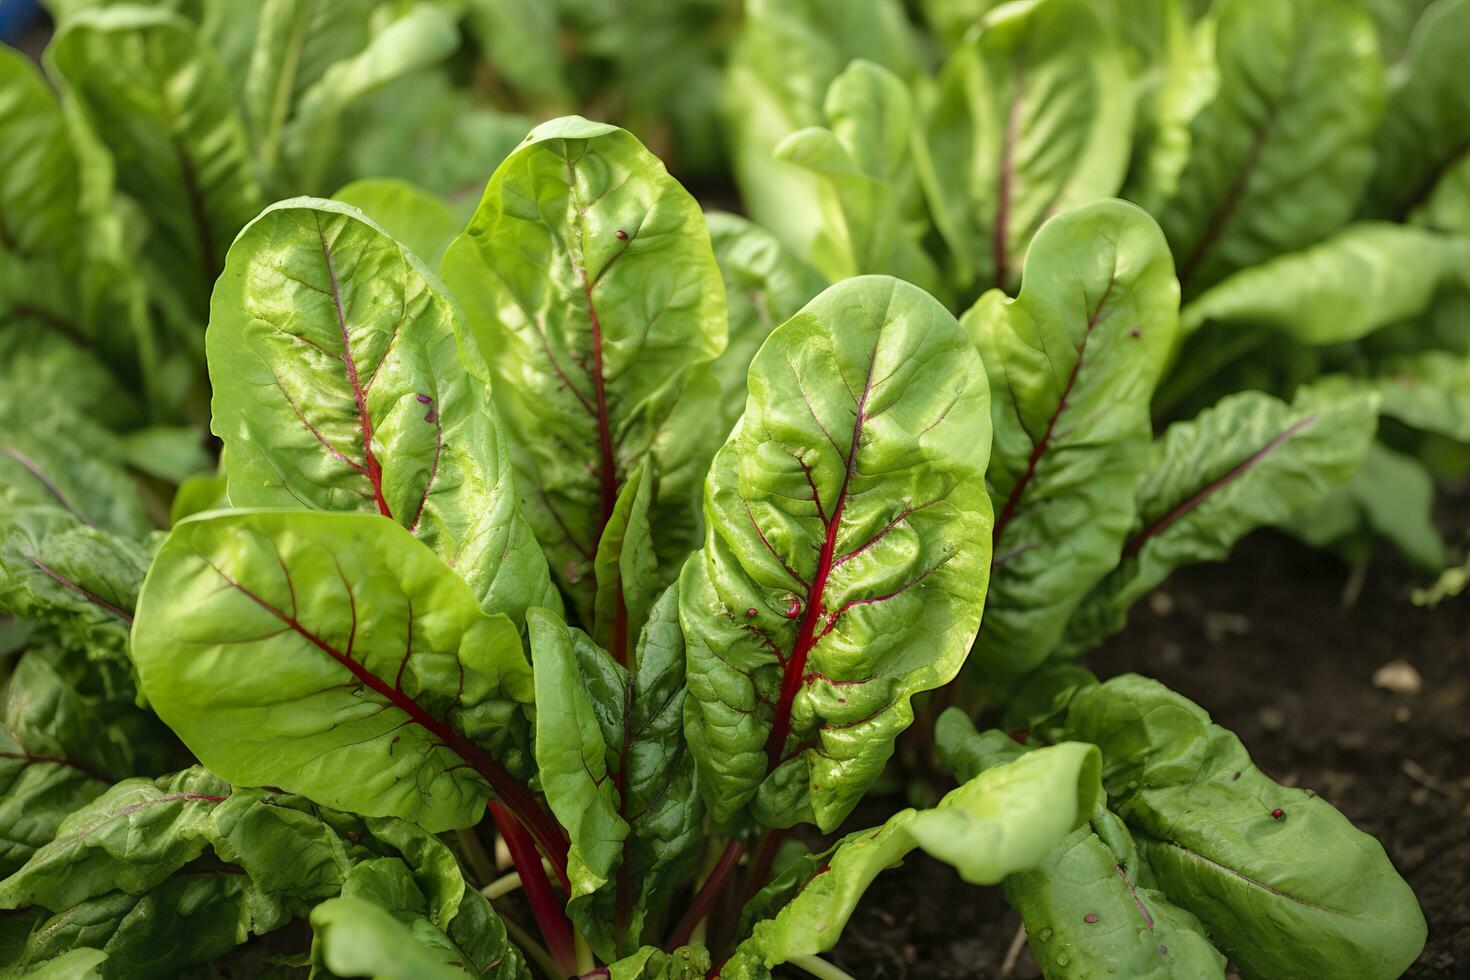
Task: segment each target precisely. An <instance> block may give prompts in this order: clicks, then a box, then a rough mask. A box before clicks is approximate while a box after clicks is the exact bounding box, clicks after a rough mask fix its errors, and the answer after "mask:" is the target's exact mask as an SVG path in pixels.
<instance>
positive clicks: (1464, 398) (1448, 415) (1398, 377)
mask: <svg viewBox="0 0 1470 980" xmlns="http://www.w3.org/2000/svg"><path fill="white" fill-rule="evenodd" d="M1376 366H1377V368H1378V369H1379V373H1378V376H1377V377H1375V378H1373V379H1372V380H1371V381H1370V382H1368V386H1369V387H1370V388H1371V389H1372V390H1373V391H1376V392H1378V396H1379V403H1378V410H1379V411H1380V412H1382V413H1383V414H1384V415H1386V416H1388V417H1389V418H1392V419H1397V420H1398V421H1400V422H1402V423H1404V424H1405V425H1407V426H1410V427H1412V428H1415V429H1419V430H1421V431H1424V432H1436V433H1439V434H1440V435H1443V436H1447V437H1449V438H1451V439H1454V440H1455V441H1457V442H1470V356H1465V355H1461V354H1452V353H1450V352H1449V351H1437V350H1427V351H1422V352H1420V353H1418V354H1411V355H1408V356H1405V357H1395V358H1388V359H1385V360H1384V361H1382V362H1380V363H1379V364H1377V365H1376Z"/></svg>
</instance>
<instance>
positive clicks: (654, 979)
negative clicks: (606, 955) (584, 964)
mask: <svg viewBox="0 0 1470 980" xmlns="http://www.w3.org/2000/svg"><path fill="white" fill-rule="evenodd" d="M607 969H608V975H609V980H704V977H706V976H707V975H708V974H709V972H710V958H709V950H707V949H705V948H704V947H703V946H697V945H696V946H681V947H680V948H678V949H676V950H674V951H673V952H672V953H665V952H664V951H663V950H661V949H659V948H657V947H655V946H644V947H643V948H642V949H640V950H638V952H636V953H634V954H633V955H632V956H625V957H623V958H622V959H620V960H618V961H617V962H616V963H612V964H609V965H608V968H607Z"/></svg>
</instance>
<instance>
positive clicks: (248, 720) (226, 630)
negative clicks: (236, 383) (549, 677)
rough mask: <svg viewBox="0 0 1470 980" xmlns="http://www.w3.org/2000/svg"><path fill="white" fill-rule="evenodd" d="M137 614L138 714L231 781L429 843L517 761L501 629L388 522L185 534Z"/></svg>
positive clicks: (508, 635)
mask: <svg viewBox="0 0 1470 980" xmlns="http://www.w3.org/2000/svg"><path fill="white" fill-rule="evenodd" d="M139 607H140V608H139V615H138V621H137V623H136V624H135V627H134V631H133V646H132V652H133V658H134V661H135V662H136V664H137V666H138V672H139V674H140V675H141V677H142V680H143V688H144V691H145V692H146V694H147V695H148V699H149V701H150V702H151V703H152V705H153V707H154V708H155V709H156V710H157V711H158V714H159V716H160V717H162V718H163V719H164V721H165V722H167V723H168V725H169V727H171V728H172V729H173V730H174V731H175V732H177V733H178V734H179V736H180V738H182V739H183V740H184V742H185V744H187V745H188V746H189V747H190V748H191V749H192V750H193V751H194V752H195V754H196V755H198V756H199V758H200V759H201V760H203V761H204V763H205V764H206V765H208V766H209V767H210V768H211V769H212V770H214V771H216V772H219V773H221V774H223V775H226V776H228V777H229V778H230V779H232V780H234V781H236V782H239V783H243V784H246V785H260V784H267V785H276V786H282V787H285V788H286V789H288V790H291V791H292V792H300V793H302V794H303V795H305V796H308V797H310V798H312V799H315V800H318V801H320V802H322V803H325V804H327V805H330V806H339V807H342V808H345V809H350V810H353V811H355V812H358V813H363V814H369V815H394V816H400V817H403V818H404V819H407V820H412V821H415V822H417V823H419V824H421V825H423V826H424V827H426V828H429V829H431V830H435V831H438V830H444V829H448V828H451V827H463V826H470V825H472V824H474V823H475V822H476V821H478V820H479V818H480V816H481V814H482V812H483V810H484V806H485V801H486V799H487V797H488V796H489V795H490V785H489V784H490V783H491V782H495V783H497V784H501V781H502V780H509V779H510V777H509V775H508V773H506V772H505V767H507V766H509V767H510V768H512V769H516V770H523V769H524V767H525V766H526V765H527V763H528V761H529V760H528V759H527V742H528V739H529V720H528V718H527V716H526V712H525V708H524V706H525V705H527V704H529V703H530V702H531V697H532V691H531V673H530V667H529V665H528V664H527V663H526V660H525V657H524V655H523V654H522V653H521V648H520V641H519V637H518V636H517V634H516V629H515V626H514V625H513V624H512V623H511V621H510V620H509V619H508V618H506V617H505V616H504V615H502V614H497V615H494V616H491V615H488V614H486V613H484V612H482V611H481V609H480V607H479V604H478V603H477V602H476V601H475V598H474V596H473V594H472V593H471V592H470V591H469V588H468V587H467V586H466V585H465V584H464V582H463V581H461V580H460V579H459V578H458V577H456V576H455V575H454V574H453V573H452V572H450V570H449V569H448V568H447V567H445V566H444V565H443V564H442V563H441V562H440V561H439V560H438V559H437V558H435V557H434V555H433V554H432V553H431V552H430V551H429V550H428V549H427V548H426V547H425V546H424V545H423V544H421V543H420V542H418V541H415V540H414V539H413V538H412V537H411V536H410V535H409V534H408V533H407V532H406V531H404V530H403V529H402V528H400V527H398V526H397V525H395V524H394V523H393V522H391V521H386V520H382V519H381V518H379V517H375V516H372V515H366V514H312V513H305V512H299V511H298V512H287V511H282V512H267V511H255V512H250V511H244V512H241V511H235V512H228V513H224V514H220V515H218V516H214V517H207V518H202V519H195V520H191V521H186V522H184V523H183V524H180V525H179V526H178V527H177V528H175V529H174V530H173V532H172V533H171V534H170V535H169V538H168V540H167V541H166V542H165V544H164V546H163V548H162V550H161V551H160V552H159V555H158V558H157V559H156V560H155V562H154V565H153V568H152V569H151V571H150V572H149V578H148V581H147V583H146V584H145V586H144V594H143V598H142V599H141V600H140V603H139ZM502 785H503V784H502ZM512 805H515V804H514V803H512Z"/></svg>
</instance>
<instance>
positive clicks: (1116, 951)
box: [934, 668, 1225, 980]
mask: <svg viewBox="0 0 1470 980" xmlns="http://www.w3.org/2000/svg"><path fill="white" fill-rule="evenodd" d="M1062 669H1063V670H1077V668H1062ZM1091 683H1092V684H1096V683H1097V681H1096V680H1092V682H1091ZM1074 690H1075V687H1074V688H1070V689H1069V690H1068V693H1067V696H1068V698H1070V696H1071V693H1072V691H1074ZM1060 707H1061V708H1062V713H1063V714H1065V710H1066V702H1065V700H1064V701H1062V703H1061V705H1060ZM934 735H935V741H936V743H937V744H938V747H939V753H940V759H941V761H942V763H943V765H944V767H945V768H946V769H949V770H950V771H952V772H954V773H955V775H956V777H957V778H959V779H961V780H969V779H974V778H975V777H976V776H977V775H978V774H979V773H981V772H984V771H986V770H987V769H990V768H992V767H994V766H997V765H1003V764H1005V763H1006V762H1009V761H1011V760H1013V759H1015V758H1018V757H1020V756H1021V755H1022V754H1026V753H1030V752H1032V751H1036V750H1035V749H1028V748H1026V747H1024V746H1022V745H1020V744H1019V743H1017V742H1015V741H1014V740H1012V739H1011V738H1010V737H1009V736H1007V735H1005V734H1004V733H1002V732H1000V731H997V730H995V729H990V730H989V731H985V732H977V731H975V726H974V724H972V723H971V721H970V719H969V718H967V717H966V716H965V715H964V713H963V712H961V711H959V710H958V709H955V708H951V709H949V710H948V711H946V712H945V713H944V714H943V715H941V716H940V719H939V722H938V724H937V725H936V727H935V733H934ZM1105 802H1106V801H1105V799H1104V798H1103V797H1102V796H1101V795H1099V797H1098V799H1097V802H1096V803H1095V805H1094V807H1093V810H1092V816H1091V819H1090V820H1089V821H1088V822H1086V823H1084V824H1083V825H1082V826H1081V827H1079V828H1078V829H1077V830H1075V831H1073V832H1072V833H1071V835H1069V836H1068V837H1067V838H1066V839H1065V840H1063V841H1062V842H1061V843H1060V844H1059V845H1057V847H1056V848H1054V849H1053V850H1052V851H1051V852H1050V853H1049V854H1047V855H1046V857H1045V858H1044V859H1043V860H1042V861H1041V862H1040V863H1039V864H1038V865H1037V866H1036V867H1035V868H1032V869H1030V870H1026V871H1021V872H1019V873H1017V874H1013V875H1009V876H1008V877H1007V878H1006V880H1005V895H1006V901H1008V902H1009V903H1010V904H1011V905H1012V906H1013V907H1014V908H1016V910H1017V911H1019V912H1020V913H1021V918H1022V921H1023V922H1024V923H1025V926H1026V934H1027V937H1028V939H1029V941H1030V945H1031V952H1032V953H1033V955H1034V956H1035V957H1036V962H1037V963H1038V964H1039V965H1040V966H1041V968H1042V971H1043V973H1044V974H1045V975H1046V977H1047V980H1086V978H1090V977H1096V976H1099V975H1100V973H1101V972H1102V971H1107V972H1108V973H1109V975H1118V976H1123V977H1140V978H1151V980H1205V978H1210V977H1218V978H1221V980H1223V978H1224V975H1225V957H1223V956H1221V955H1220V953H1219V952H1217V951H1216V950H1215V948H1214V947H1213V946H1211V945H1210V942H1209V940H1208V939H1207V938H1206V937H1205V933H1204V928H1203V927H1202V926H1201V925H1200V923H1199V920H1198V919H1196V918H1195V917H1194V916H1193V915H1192V914H1191V913H1189V912H1187V911H1185V910H1184V909H1182V908H1180V907H1179V906H1177V905H1175V904H1173V903H1172V902H1170V901H1169V900H1168V898H1167V897H1165V895H1164V894H1163V893H1162V892H1160V891H1159V890H1158V889H1157V888H1156V887H1151V886H1150V883H1151V881H1152V872H1151V871H1149V869H1148V867H1147V865H1145V864H1143V863H1142V862H1141V861H1140V860H1139V858H1138V853H1137V850H1136V848H1135V847H1134V845H1133V839H1132V837H1131V836H1130V835H1129V833H1128V829H1127V827H1126V826H1124V825H1123V823H1122V821H1121V820H1119V819H1118V817H1117V816H1116V815H1115V814H1113V813H1112V812H1110V811H1109V810H1108V809H1107V807H1106V805H1105Z"/></svg>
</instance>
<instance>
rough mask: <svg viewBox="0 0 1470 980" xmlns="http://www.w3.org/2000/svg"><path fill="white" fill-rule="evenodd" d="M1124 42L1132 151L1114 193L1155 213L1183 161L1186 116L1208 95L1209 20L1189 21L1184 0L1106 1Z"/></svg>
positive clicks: (1212, 70)
mask: <svg viewBox="0 0 1470 980" xmlns="http://www.w3.org/2000/svg"><path fill="white" fill-rule="evenodd" d="M1099 13H1102V14H1104V15H1106V14H1112V15H1113V17H1112V19H1113V21H1114V23H1113V27H1114V29H1115V30H1116V31H1118V32H1119V35H1120V38H1121V39H1122V40H1123V41H1124V42H1125V44H1126V45H1127V54H1128V55H1129V56H1130V57H1129V59H1128V60H1129V67H1130V69H1131V71H1132V74H1133V76H1134V79H1135V85H1136V86H1137V88H1138V93H1139V95H1138V122H1137V126H1136V127H1135V130H1134V137H1133V158H1132V160H1131V162H1130V164H1129V168H1128V180H1127V183H1126V184H1125V185H1124V189H1123V192H1122V194H1121V195H1120V196H1122V197H1124V198H1127V199H1128V200H1130V201H1132V202H1134V203H1135V204H1137V205H1138V206H1140V207H1142V208H1143V209H1144V210H1145V211H1148V212H1149V213H1150V214H1157V213H1158V212H1159V211H1161V210H1162V209H1163V207H1164V203H1165V202H1166V201H1168V200H1169V199H1170V198H1172V197H1173V196H1174V193H1175V191H1177V190H1178V188H1179V176H1180V174H1182V173H1183V172H1184V168H1185V166H1187V165H1188V163H1189V155H1190V149H1191V147H1190V123H1191V122H1192V121H1193V120H1194V117H1195V116H1196V115H1198V113H1199V111H1200V110H1201V109H1203V108H1204V107H1205V106H1206V105H1207V104H1209V102H1210V100H1211V99H1212V98H1214V95H1215V88H1216V86H1217V85H1218V83H1219V77H1218V73H1217V71H1216V67H1215V62H1214V51H1213V48H1214V35H1213V30H1214V22H1213V21H1210V20H1207V21H1201V22H1195V21H1193V19H1192V18H1191V15H1190V12H1189V9H1188V7H1187V4H1186V0H1145V2H1143V3H1126V4H1116V3H1115V4H1105V5H1103V9H1102V10H1100V11H1099Z"/></svg>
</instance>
